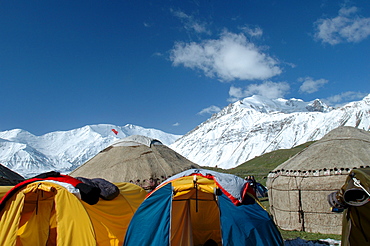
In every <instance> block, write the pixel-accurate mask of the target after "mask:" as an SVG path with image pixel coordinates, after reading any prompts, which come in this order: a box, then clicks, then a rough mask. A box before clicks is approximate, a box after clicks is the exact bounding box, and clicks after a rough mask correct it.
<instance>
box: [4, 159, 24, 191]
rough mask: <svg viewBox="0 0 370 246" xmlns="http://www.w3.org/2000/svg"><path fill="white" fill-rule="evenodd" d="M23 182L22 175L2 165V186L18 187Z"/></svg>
mask: <svg viewBox="0 0 370 246" xmlns="http://www.w3.org/2000/svg"><path fill="white" fill-rule="evenodd" d="M23 180H24V178H23V177H22V176H21V175H19V174H18V173H16V172H14V171H12V170H10V169H9V168H7V167H5V166H3V165H1V164H0V186H2V185H16V184H18V183H19V182H22V181H23Z"/></svg>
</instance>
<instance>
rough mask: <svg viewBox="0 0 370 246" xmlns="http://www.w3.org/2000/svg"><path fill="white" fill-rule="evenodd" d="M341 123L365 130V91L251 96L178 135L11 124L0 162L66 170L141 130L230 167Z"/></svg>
mask: <svg viewBox="0 0 370 246" xmlns="http://www.w3.org/2000/svg"><path fill="white" fill-rule="evenodd" d="M342 125H347V126H354V127H357V128H361V129H366V130H369V129H370V94H369V95H368V96H366V97H364V99H362V100H360V101H354V102H350V103H348V104H346V105H344V106H342V107H338V108H332V107H329V106H328V105H326V104H325V103H323V102H322V101H321V100H319V99H316V100H313V101H310V102H304V101H303V100H301V99H295V98H291V99H268V98H263V97H261V96H252V97H248V98H244V99H242V100H239V101H237V102H234V103H231V104H229V105H228V106H226V107H225V108H223V109H222V110H221V111H220V112H219V113H216V114H213V115H212V116H211V117H210V118H209V119H207V120H206V121H204V122H202V123H201V124H200V125H198V126H196V127H195V128H194V129H193V130H191V131H189V132H188V133H186V134H185V135H183V136H181V135H174V134H169V133H165V132H163V131H160V130H156V129H150V128H143V127H140V126H135V125H133V124H126V125H124V126H116V125H112V124H96V125H86V126H83V127H80V128H76V129H72V130H69V131H55V132H50V133H46V134H44V135H41V136H35V135H33V134H32V133H30V132H28V131H26V130H22V129H13V130H8V131H3V132H0V163H1V164H3V165H5V166H6V167H8V168H10V169H12V170H13V171H16V172H18V173H20V174H21V175H23V176H26V177H30V176H32V175H34V174H39V173H42V172H45V171H50V170H57V171H61V172H69V171H72V170H74V169H75V168H77V167H78V166H80V165H81V164H83V163H85V162H86V161H87V160H89V159H90V158H92V157H93V156H95V155H96V154H97V153H98V152H100V151H101V150H103V149H104V148H106V147H107V146H109V145H110V144H112V143H113V142H114V141H115V140H117V139H120V138H124V137H127V136H130V135H144V136H148V137H151V138H154V139H158V140H160V141H161V142H162V143H163V144H165V145H167V146H168V147H170V148H172V149H173V150H175V151H176V152H178V153H179V154H181V155H183V156H184V157H186V158H187V159H189V160H191V161H193V162H194V163H197V164H198V165H201V166H208V167H219V168H223V169H230V168H234V167H236V166H238V165H240V164H242V163H244V162H246V161H248V160H251V159H253V158H254V157H256V156H261V155H262V154H264V153H268V152H271V151H274V150H277V149H289V148H293V147H295V146H297V145H300V144H303V143H305V142H309V141H315V140H318V139H320V138H321V137H323V136H324V135H325V134H326V133H328V132H329V131H330V130H332V129H334V128H336V127H338V126H342ZM112 129H115V130H117V132H118V134H117V135H116V134H115V133H114V132H113V131H112Z"/></svg>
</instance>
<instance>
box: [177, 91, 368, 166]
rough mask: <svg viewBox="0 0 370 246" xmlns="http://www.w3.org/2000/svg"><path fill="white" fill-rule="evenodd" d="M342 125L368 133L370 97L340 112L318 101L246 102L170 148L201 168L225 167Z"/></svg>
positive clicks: (251, 99) (253, 99) (216, 116)
mask: <svg viewBox="0 0 370 246" xmlns="http://www.w3.org/2000/svg"><path fill="white" fill-rule="evenodd" d="M343 125H345V126H354V127H358V128H361V129H365V130H369V129H370V95H368V96H367V97H365V98H364V99H363V100H361V101H358V102H351V103H349V104H347V105H345V106H343V107H340V108H336V109H334V108H330V107H328V106H327V105H325V104H324V103H322V102H321V101H320V100H314V101H312V102H303V101H302V100H299V99H290V100H285V99H275V100H271V99H267V98H263V97H260V96H253V97H249V98H245V99H243V100H241V101H238V102H235V103H233V104H230V105H229V106H227V107H225V108H224V109H223V110H221V111H220V112H219V113H217V114H214V115H213V116H212V117H211V118H210V119H209V120H207V121H205V122H204V123H202V124H201V125H199V126H198V127H196V128H195V129H194V130H192V131H191V132H189V133H187V134H186V135H184V136H183V137H181V138H179V139H178V140H177V141H176V142H175V143H173V144H172V145H170V147H171V148H172V149H174V150H175V151H177V152H179V153H180V154H181V155H183V156H185V157H187V158H188V159H189V160H191V161H193V162H195V163H197V164H199V165H202V166H212V167H214V166H217V167H221V168H226V169H227V168H233V167H236V166H238V165H240V164H242V163H244V162H245V161H247V160H250V159H252V158H254V157H256V156H259V155H262V154H264V153H267V152H271V151H273V150H277V149H287V148H292V147H294V146H297V145H299V144H303V143H305V142H307V141H312V140H318V139H320V138H321V137H323V136H324V135H325V134H326V133H328V132H329V131H331V130H332V129H334V128H336V127H338V126H343Z"/></svg>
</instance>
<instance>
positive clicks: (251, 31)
mask: <svg viewBox="0 0 370 246" xmlns="http://www.w3.org/2000/svg"><path fill="white" fill-rule="evenodd" d="M241 30H243V31H244V32H245V33H246V34H248V35H249V36H251V37H261V36H262V34H263V31H262V29H261V28H260V27H255V28H252V27H250V26H249V25H246V26H244V27H242V28H241Z"/></svg>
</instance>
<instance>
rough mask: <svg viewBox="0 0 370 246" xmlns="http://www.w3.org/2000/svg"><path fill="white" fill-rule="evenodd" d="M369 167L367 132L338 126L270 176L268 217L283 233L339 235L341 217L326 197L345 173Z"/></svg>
mask: <svg viewBox="0 0 370 246" xmlns="http://www.w3.org/2000/svg"><path fill="white" fill-rule="evenodd" d="M368 165H370V133H369V132H368V131H365V130H361V129H357V128H354V127H344V126H343V127H338V128H336V129H334V130H332V131H330V132H329V133H328V134H326V135H325V136H324V137H323V138H322V139H320V140H318V141H317V142H315V143H313V144H312V145H310V146H309V147H307V148H306V149H304V150H302V151H301V152H299V153H298V154H296V155H295V156H293V157H291V158H290V159H289V160H287V161H286V162H284V163H282V164H281V165H279V166H278V167H276V168H275V169H274V170H273V171H272V172H270V173H269V175H268V179H267V183H266V185H267V188H268V190H269V191H268V196H269V201H270V210H271V214H272V215H273V217H274V220H275V223H276V224H277V225H278V226H279V227H280V228H282V229H283V230H297V231H307V232H315V233H323V234H340V233H341V230H342V215H341V214H338V213H333V212H331V208H330V206H329V205H328V200H327V197H328V194H330V193H332V192H335V191H337V190H338V187H340V186H341V184H343V182H344V181H345V180H346V177H347V175H348V173H349V172H350V171H351V170H352V169H355V168H360V167H366V166H368Z"/></svg>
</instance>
